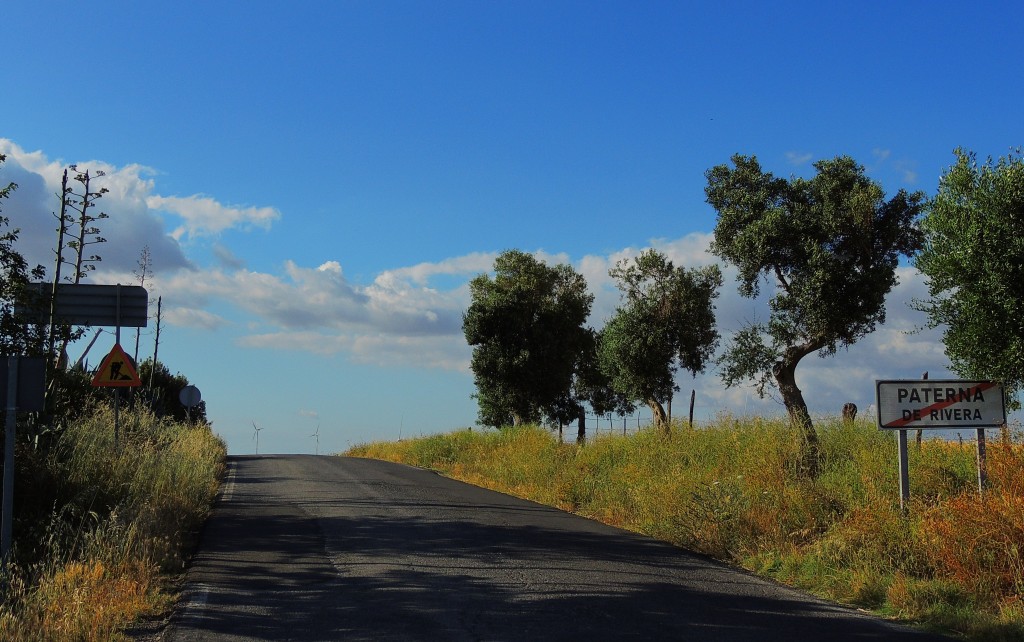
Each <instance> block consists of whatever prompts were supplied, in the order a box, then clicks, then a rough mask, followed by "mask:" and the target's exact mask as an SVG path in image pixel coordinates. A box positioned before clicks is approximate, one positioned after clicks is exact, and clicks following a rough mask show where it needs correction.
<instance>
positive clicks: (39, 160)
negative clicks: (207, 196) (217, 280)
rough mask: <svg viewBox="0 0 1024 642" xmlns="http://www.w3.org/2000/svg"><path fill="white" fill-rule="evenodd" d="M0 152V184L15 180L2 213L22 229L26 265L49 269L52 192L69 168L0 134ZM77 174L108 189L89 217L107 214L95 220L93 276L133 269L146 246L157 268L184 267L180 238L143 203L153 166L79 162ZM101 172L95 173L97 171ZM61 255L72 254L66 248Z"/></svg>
mask: <svg viewBox="0 0 1024 642" xmlns="http://www.w3.org/2000/svg"><path fill="white" fill-rule="evenodd" d="M0 153H3V154H6V155H7V161H6V162H5V163H4V164H3V165H0V182H4V184H6V182H7V181H14V182H15V183H17V184H18V189H16V190H15V191H14V192H13V193H12V194H11V196H10V198H9V199H7V200H6V202H5V203H4V205H3V207H4V214H5V216H8V217H9V218H10V219H11V226H12V227H15V228H19V229H20V230H21V238H20V239H19V241H18V249H19V251H20V252H21V253H22V254H23V255H24V256H25V258H26V260H28V261H29V263H30V264H36V263H39V264H42V265H44V266H46V267H47V268H48V269H52V267H53V264H54V248H55V246H56V244H57V234H56V232H55V229H56V228H57V218H56V215H55V214H54V212H56V211H58V209H59V203H58V201H57V198H56V196H54V194H58V193H60V190H61V176H62V174H63V172H64V168H66V167H67V166H68V163H65V162H64V161H62V160H53V161H51V160H49V159H48V158H47V157H46V156H45V155H44V154H43V152H41V151H36V152H26V151H25V150H23V149H22V148H21V147H19V146H18V145H16V144H15V143H13V142H11V141H10V140H7V139H3V138H0ZM77 166H78V170H79V171H80V172H85V171H86V170H88V171H89V174H90V176H91V177H92V178H93V180H92V183H91V186H90V189H91V190H93V191H97V190H99V189H100V188H106V189H107V190H109V192H108V193H107V194H105V195H104V196H103V197H102V198H100V199H98V200H97V201H96V207H95V209H94V210H93V209H91V210H90V213H91V214H92V215H94V216H95V215H98V214H99V213H101V212H102V213H105V214H107V215H108V216H109V218H107V219H103V220H99V221H97V222H96V223H95V225H96V227H98V228H99V229H100V236H102V237H103V238H105V239H107V241H106V242H105V243H98V244H96V245H90V246H89V247H88V248H87V251H88V253H89V254H98V255H99V256H101V257H102V260H101V261H100V262H98V263H96V268H97V274H102V273H104V272H111V271H118V270H120V271H122V272H124V273H129V274H130V273H131V271H132V270H133V269H135V267H136V264H137V263H138V260H139V253H140V252H141V251H142V248H143V247H145V246H147V245H148V246H149V248H150V255H151V257H152V261H153V269H154V270H155V271H156V272H164V271H168V270H177V269H181V268H187V267H189V266H190V262H189V261H188V259H187V258H185V255H184V253H183V252H182V249H181V247H180V246H179V244H178V242H177V241H176V240H175V239H173V238H171V237H170V236H168V235H167V234H166V233H165V232H164V229H163V220H162V218H161V217H160V216H158V215H156V214H155V213H154V212H153V211H152V210H150V208H149V207H148V206H147V205H146V199H147V197H148V196H149V195H150V193H151V192H152V190H153V187H154V185H153V181H152V179H151V178H149V176H151V175H152V174H153V170H151V169H149V168H147V167H144V166H142V165H127V166H124V167H115V166H113V165H110V164H109V163H104V162H102V161H80V162H78V163H77ZM101 172H102V173H103V174H104V175H102V176H99V173H101ZM73 175H74V172H69V179H70V180H69V186H70V187H72V188H74V189H75V190H76V191H79V190H80V189H81V187H82V185H81V183H79V182H77V181H75V180H74V179H73ZM65 258H70V254H69V251H68V252H66V253H65Z"/></svg>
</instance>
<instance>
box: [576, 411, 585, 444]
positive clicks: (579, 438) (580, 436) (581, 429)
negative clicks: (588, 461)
mask: <svg viewBox="0 0 1024 642" xmlns="http://www.w3.org/2000/svg"><path fill="white" fill-rule="evenodd" d="M576 426H577V431H576V443H577V444H580V445H582V444H584V443H585V442H586V441H587V413H586V412H584V411H582V410H581V411H580V418H579V421H578V422H577V424H576Z"/></svg>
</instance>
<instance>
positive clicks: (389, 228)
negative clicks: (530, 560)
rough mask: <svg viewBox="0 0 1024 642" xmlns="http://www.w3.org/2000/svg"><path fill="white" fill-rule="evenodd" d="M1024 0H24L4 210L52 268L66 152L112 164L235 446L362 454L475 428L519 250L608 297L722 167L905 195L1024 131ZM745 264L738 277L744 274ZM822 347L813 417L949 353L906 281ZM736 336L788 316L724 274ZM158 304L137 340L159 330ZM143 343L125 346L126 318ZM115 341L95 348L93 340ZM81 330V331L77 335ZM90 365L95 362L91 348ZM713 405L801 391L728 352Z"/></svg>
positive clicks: (706, 401) (12, 80)
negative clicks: (750, 296)
mask: <svg viewBox="0 0 1024 642" xmlns="http://www.w3.org/2000/svg"><path fill="white" fill-rule="evenodd" d="M1022 14H1024V10H1022V9H1020V8H1019V5H1018V4H1017V3H1011V2H987V3H977V4H965V3H952V2H949V3H946V2H900V3H891V2H858V3H821V2H790V3H752V2H718V3H689V2H665V3H661V2H650V3H632V2H630V3H627V2H558V1H554V2H551V1H545V2H504V3H499V2H478V1H473V2H390V1H388V2H326V1H325V2H294V3H281V2H214V3H209V2H188V1H183V2H175V3H139V2H116V1H115V2H101V3H93V4H91V5H82V4H81V3H71V2H46V3H40V2H36V1H34V0H33V1H29V0H8V1H7V2H6V3H5V5H4V45H5V55H4V60H3V73H2V75H0V78H2V85H0V86H2V87H3V91H2V93H3V99H2V100H0V139H2V140H0V153H6V154H7V155H8V161H7V163H5V164H4V166H3V168H2V169H0V181H7V180H13V181H15V182H17V183H19V185H20V187H19V189H18V190H17V192H15V194H14V195H13V197H12V198H11V199H10V200H9V201H8V202H6V203H4V204H3V211H4V214H5V215H7V216H9V217H10V218H11V219H12V223H13V225H14V226H16V227H19V228H21V229H22V243H21V245H20V248H21V249H22V251H23V253H25V254H26V256H27V257H28V258H30V259H31V260H33V261H35V262H41V263H45V264H47V265H49V263H50V256H51V248H52V245H53V242H54V238H53V237H54V236H55V235H54V234H53V232H52V228H53V225H54V221H53V219H52V218H50V212H51V211H52V210H53V209H55V203H56V199H55V197H54V196H53V193H54V191H55V189H56V184H57V183H56V181H57V180H58V177H59V174H60V170H61V168H62V167H63V166H65V165H67V164H70V163H78V164H79V166H80V167H81V168H93V169H96V170H99V169H102V170H104V171H105V172H106V173H107V176H106V177H104V179H103V180H104V181H105V182H104V183H103V184H104V185H105V186H107V187H108V188H109V189H110V190H111V192H110V193H109V194H107V195H106V197H104V199H103V201H102V202H101V205H102V209H103V210H104V211H106V212H107V213H108V214H110V215H111V218H110V219H109V220H107V221H104V222H103V232H104V236H106V237H107V238H108V239H109V242H108V243H107V244H105V245H103V246H100V247H99V248H98V252H99V253H100V254H101V255H102V256H103V261H102V264H101V265H100V266H99V267H100V269H99V270H97V272H96V273H95V274H94V275H93V276H92V277H91V280H92V281H93V282H96V283H114V282H118V281H120V282H122V283H132V282H134V281H135V279H134V277H133V276H132V275H131V271H132V269H133V268H135V264H136V263H137V261H138V258H139V253H140V251H141V249H142V247H143V246H147V245H148V246H149V247H150V249H151V252H152V253H153V257H154V266H153V267H154V270H155V278H154V280H153V282H152V287H151V288H150V289H151V294H152V298H153V299H154V300H155V298H156V296H158V295H162V296H163V297H164V315H165V325H164V327H163V333H162V337H161V346H160V357H161V360H162V361H164V362H165V363H166V364H167V365H168V367H169V368H170V369H171V370H172V371H176V372H181V373H183V374H184V375H186V376H187V377H188V378H189V379H190V380H191V381H192V382H193V383H195V384H196V385H197V386H198V387H199V388H200V389H201V390H202V392H203V396H204V399H205V400H206V401H207V404H208V408H209V416H210V418H211V419H212V420H213V422H214V428H215V430H217V432H219V433H220V434H221V435H223V436H224V437H225V438H226V439H227V441H228V444H229V447H230V449H231V451H232V452H235V453H244V452H251V451H252V449H253V446H254V443H253V440H252V433H253V430H252V423H253V422H255V423H256V424H257V425H259V426H260V427H261V428H263V429H264V430H263V431H262V432H261V434H260V450H261V452H271V451H277V452H312V451H313V449H314V448H315V440H314V439H313V438H312V437H310V435H311V434H312V433H313V432H314V430H315V429H316V427H317V426H318V425H319V426H320V450H321V452H323V451H337V450H341V449H344V448H346V447H347V446H348V445H349V444H355V443H359V442H364V441H368V440H373V439H394V438H397V437H398V436H399V434H400V433H401V434H403V435H405V436H408V435H416V434H426V433H432V432H438V431H445V430H450V429H453V428H457V427H462V426H467V425H471V424H472V423H473V422H474V420H475V416H476V407H475V402H474V401H473V400H472V399H471V398H470V395H471V394H472V392H473V384H472V377H471V375H470V373H469V371H468V359H469V354H470V351H469V348H468V347H467V346H466V345H465V340H464V338H463V336H462V333H461V313H462V311H463V310H464V309H465V307H466V305H467V304H468V293H467V289H466V283H467V282H468V280H469V279H471V278H472V277H473V276H475V275H476V274H478V273H480V272H483V271H486V270H488V269H489V267H490V265H491V262H492V261H493V258H494V256H495V254H496V253H497V252H500V251H501V250H504V249H508V248H518V249H522V250H526V251H530V252H537V253H538V254H539V255H540V256H542V257H544V258H546V259H548V260H553V261H560V262H569V263H571V264H572V265H573V266H575V267H576V268H577V269H578V270H580V271H581V272H582V273H583V274H584V275H585V276H587V278H588V280H589V281H590V283H591V287H592V290H593V291H594V292H595V294H596V296H597V301H596V302H595V308H594V313H593V316H592V323H593V324H594V325H595V326H600V325H601V324H602V323H603V322H604V320H605V319H606V318H607V317H608V316H609V315H610V314H611V312H612V311H613V310H614V308H615V305H616V303H617V295H616V293H615V291H614V288H613V287H612V285H611V283H610V281H609V279H608V277H607V270H608V268H609V267H611V266H612V265H614V262H615V261H616V260H618V259H621V258H624V257H628V256H632V255H635V254H636V253H637V252H639V251H640V250H642V249H643V248H645V247H656V248H658V249H660V250H662V251H665V252H667V253H669V255H670V256H671V257H672V258H673V259H674V260H676V261H677V262H678V263H683V264H685V265H699V264H706V263H710V262H714V260H715V259H714V257H711V256H710V255H708V254H707V253H706V252H705V250H706V247H707V242H708V240H709V234H710V233H711V231H712V230H713V228H714V223H715V213H714V211H713V210H712V209H711V208H710V206H708V205H707V204H706V203H705V202H704V192H703V187H704V172H705V171H706V170H707V169H708V168H709V167H711V166H713V165H716V164H720V163H724V162H727V161H728V159H729V157H730V156H731V155H732V154H734V153H737V152H739V153H744V154H754V155H757V156H758V158H759V159H760V160H761V162H762V164H763V165H764V166H765V167H766V168H767V169H769V170H771V171H773V172H775V173H776V174H778V175H782V176H789V175H810V173H811V172H812V171H813V170H812V167H811V164H812V163H813V162H814V161H815V160H819V159H823V158H831V157H834V156H836V155H839V154H849V155H851V156H853V157H854V158H855V159H857V160H858V161H859V162H860V163H862V164H863V165H865V167H867V169H868V172H869V174H870V175H871V176H872V177H873V178H874V179H875V180H877V181H879V182H880V183H881V184H882V186H883V187H884V189H885V190H886V192H887V193H889V194H892V193H894V192H895V191H896V190H898V189H900V188H906V189H910V190H923V191H925V192H926V193H928V194H933V193H934V191H935V189H936V186H937V183H938V177H939V175H940V174H941V172H942V170H943V169H944V168H945V167H947V166H949V165H950V164H951V163H952V161H953V155H952V151H953V149H954V148H956V147H957V146H963V147H965V148H968V149H971V150H974V151H976V152H977V153H978V154H979V155H981V156H982V157H984V156H988V155H993V156H998V155H1002V154H1006V153H1008V152H1009V151H1010V150H1011V148H1014V147H1016V146H1019V145H1021V144H1022V143H1024V126H1022V120H1021V116H1020V106H1021V104H1024V101H1022V97H1024V89H1022V84H1021V82H1020V79H1021V78H1022V77H1024V74H1022V71H1024V70H1022V66H1024V65H1022V63H1021V60H1022V59H1024V58H1022V56H1021V53H1020V46H1021V43H1022V41H1024V20H1022V18H1024V15H1022ZM729 274H730V273H729V272H727V277H728V275H729ZM901 279H902V282H901V285H900V286H899V287H898V288H897V290H895V291H894V292H893V295H892V296H891V297H890V303H889V322H888V323H887V324H886V326H884V327H883V329H882V330H880V331H879V332H877V333H876V334H875V335H873V336H872V337H870V338H869V339H867V340H865V341H864V342H863V343H862V344H859V345H857V346H855V347H853V348H851V349H850V350H849V351H847V352H841V353H840V354H838V355H837V356H836V357H834V358H831V359H826V360H821V359H810V360H807V361H806V362H805V363H804V364H803V365H801V367H800V369H798V371H797V376H798V382H799V383H800V384H801V386H802V387H803V389H804V392H805V396H807V398H808V400H809V402H810V404H811V406H812V410H813V411H814V412H817V413H829V412H832V413H834V412H837V411H838V408H839V407H840V406H841V405H842V403H843V402H845V401H854V402H856V403H858V405H860V406H861V408H862V409H863V408H867V406H868V405H869V404H871V403H872V401H873V396H874V386H873V381H874V379H875V378H895V377H917V376H919V375H920V373H921V372H922V371H924V370H929V371H930V372H931V376H932V377H933V378H934V377H936V376H942V375H943V374H948V373H947V372H946V371H945V369H944V368H945V366H946V364H947V361H946V359H945V357H944V356H943V354H942V349H941V344H940V343H939V340H938V334H937V333H936V332H935V331H925V332H919V333H916V334H910V333H908V330H912V329H914V328H915V327H918V326H920V325H921V323H923V319H922V318H921V317H920V316H919V315H916V314H915V313H913V312H912V311H911V310H909V309H908V308H907V306H906V301H907V300H909V299H910V298H912V297H914V296H923V295H924V293H925V290H924V285H923V281H922V279H921V276H920V275H919V274H917V273H916V272H915V271H914V270H913V269H912V268H910V267H904V268H902V269H901ZM718 308H719V310H718V312H719V324H720V329H721V330H722V333H723V335H725V336H726V337H728V335H729V334H730V333H731V332H732V331H734V330H735V329H736V328H738V327H739V326H740V325H741V324H742V323H743V322H744V321H749V320H752V319H756V318H759V317H760V318H763V317H764V316H765V315H766V314H767V311H766V308H765V307H764V306H763V305H762V304H759V303H757V302H750V301H746V300H742V299H740V298H739V296H738V295H737V294H736V291H735V284H734V282H733V281H732V280H731V279H728V278H727V283H726V287H725V288H723V292H722V297H721V299H720V300H719V306H718ZM152 341H153V338H152V327H151V328H150V329H148V330H147V334H145V335H144V336H143V340H142V345H143V348H142V353H143V354H145V353H147V352H151V351H152ZM122 343H127V342H126V341H124V340H123V341H122ZM111 345H112V340H111V339H110V336H109V334H105V335H104V336H102V337H101V339H100V340H99V341H98V342H97V347H96V348H94V350H95V351H96V353H95V354H90V357H91V360H93V361H95V362H98V360H99V358H100V357H101V356H102V353H103V352H105V351H106V350H109V348H110V346H111ZM82 348H83V349H84V346H82ZM72 356H73V357H76V356H77V355H74V354H73V355H72ZM680 385H681V387H683V388H684V391H685V392H684V394H686V393H687V392H688V390H689V388H690V387H695V388H696V389H697V390H698V397H697V399H698V404H697V405H698V414H699V415H700V416H704V417H710V416H713V415H714V414H716V413H717V412H733V413H738V414H744V413H754V412H757V413H766V414H777V413H780V412H781V411H782V410H781V406H780V405H779V404H778V403H777V402H776V401H773V400H771V399H768V400H765V401H763V402H762V401H760V400H758V399H757V397H756V395H754V394H753V392H752V391H751V390H749V389H732V390H724V389H723V388H722V386H721V384H720V382H719V379H718V378H717V375H716V374H715V373H714V372H710V371H709V372H708V373H707V374H706V375H703V376H701V377H698V378H697V379H696V380H695V381H691V380H689V378H688V377H686V378H681V379H680Z"/></svg>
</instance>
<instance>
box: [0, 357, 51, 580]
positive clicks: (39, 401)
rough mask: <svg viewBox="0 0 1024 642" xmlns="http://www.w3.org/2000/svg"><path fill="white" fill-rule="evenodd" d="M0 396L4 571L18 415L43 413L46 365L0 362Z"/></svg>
mask: <svg viewBox="0 0 1024 642" xmlns="http://www.w3.org/2000/svg"><path fill="white" fill-rule="evenodd" d="M0 384H2V385H0V394H3V395H4V396H3V397H2V399H3V405H4V407H5V408H6V413H5V414H6V419H5V421H4V489H3V508H2V510H3V514H2V523H0V561H2V563H3V569H4V570H6V565H7V562H8V561H10V560H9V559H8V558H9V556H10V552H11V537H12V532H13V522H14V441H15V440H14V437H15V431H16V430H17V428H18V411H19V410H22V411H25V412H38V411H40V410H42V409H43V393H44V391H45V389H46V363H45V361H44V360H43V358H42V357H7V358H6V359H5V360H3V361H2V362H0Z"/></svg>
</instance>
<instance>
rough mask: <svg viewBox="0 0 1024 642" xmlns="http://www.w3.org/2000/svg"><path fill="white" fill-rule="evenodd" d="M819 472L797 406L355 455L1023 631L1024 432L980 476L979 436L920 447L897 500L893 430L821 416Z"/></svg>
mask: <svg viewBox="0 0 1024 642" xmlns="http://www.w3.org/2000/svg"><path fill="white" fill-rule="evenodd" d="M819 436H820V451H821V470H820V474H819V475H818V476H817V477H815V478H813V479H808V478H807V477H806V476H803V475H801V474H800V471H799V470H798V465H797V462H798V461H799V458H798V454H799V451H800V449H801V440H800V437H799V435H798V434H797V433H795V432H794V431H793V430H792V429H791V428H790V425H789V424H788V422H787V421H784V420H763V419H742V420H740V419H734V418H731V417H722V418H719V419H718V420H717V421H715V422H713V423H711V424H710V425H707V426H703V427H700V428H699V429H688V428H686V427H684V426H683V425H677V426H676V427H675V429H674V430H673V431H672V433H671V434H669V435H664V434H661V433H659V432H658V431H654V430H645V431H641V432H639V433H637V434H636V435H633V436H628V437H622V436H602V437H600V438H598V439H595V440H592V441H591V442H590V443H588V444H586V445H582V446H581V445H578V444H572V445H570V444H562V443H559V442H558V440H557V438H555V437H553V436H552V434H551V433H549V432H547V431H545V430H542V429H538V428H533V427H526V428H520V429H506V430H502V431H470V430H464V431H459V432H455V433H451V434H446V435H438V436H434V437H425V438H421V439H413V440H406V441H400V442H397V443H375V444H367V445H362V446H358V447H356V448H354V449H352V450H351V451H350V452H349V453H348V454H350V455H355V456H365V457H374V458H379V459H386V460H391V461H399V462H404V463H408V464H412V465H417V466H423V467H427V468H432V469H435V470H438V471H440V472H442V473H444V474H446V475H449V476H452V477H454V478H456V479H461V480H464V481H467V482H470V483H474V484H477V485H480V486H484V487H488V488H492V489H495V490H499V491H502V492H507V493H510V494H514V495H517V496H519V497H523V498H527V499H531V500H533V501H537V502H541V503H544V504H548V505H551V506H556V507H559V508H562V509H564V510H568V511H572V512H574V513H578V514H580V515H584V516H587V517H591V518H595V519H600V520H601V521H604V522H607V523H609V524H612V525H616V526H620V527H624V528H628V529H630V530H634V531H637V532H640V533H645V534H647V535H651V536H653V537H657V538H659V539H662V540H666V541H669V542H672V543H675V544H677V545H679V546H682V547H686V548H688V549H692V550H696V551H700V552H703V553H706V554H708V555H712V556H714V557H716V558H718V559H721V560H724V561H726V562H729V563H732V564H736V565H741V566H743V567H746V568H748V569H751V570H753V571H755V572H758V573H761V574H764V575H767V576H770V577H773V578H776V579H778V580H781V581H784V582H786V583H789V584H792V585H795V586H798V587H801V588H803V589H806V590H809V591H811V592H814V593H817V594H819V595H822V596H825V597H828V598H831V599H834V600H838V601H840V602H844V603H848V604H851V605H856V606H858V607H862V608H865V609H870V610H872V611H874V612H876V613H878V614H881V615H883V616H887V617H894V618H899V619H902V620H908V621H913V622H919V623H921V624H923V625H926V626H929V627H932V628H935V629H938V630H942V631H947V632H955V633H959V634H961V635H963V636H965V637H967V638H968V639H971V640H1024V602H1022V601H1021V597H1020V596H1021V594H1022V592H1024V478H1022V476H1021V475H1020V471H1021V469H1022V466H1024V446H1022V445H1021V443H1020V441H1019V439H1018V441H1017V443H1011V442H1010V441H1009V440H1006V441H1003V442H1000V443H992V444H990V445H989V449H988V473H989V480H990V487H989V488H988V489H987V490H986V492H985V494H984V495H982V496H979V495H978V490H977V486H976V467H975V464H974V461H975V453H974V449H973V447H972V446H971V445H970V444H967V445H963V444H959V443H956V442H947V441H938V440H929V441H925V442H924V443H923V444H922V445H921V446H920V448H919V449H912V451H911V461H910V465H911V493H912V501H911V504H910V508H909V510H908V511H907V512H906V513H904V512H902V511H901V510H900V508H899V496H898V494H899V491H898V484H897V480H896V476H897V471H896V457H895V451H896V445H895V440H894V438H893V435H892V433H889V432H883V431H880V430H878V428H877V427H875V426H874V425H871V424H869V423H867V422H858V423H843V422H838V421H826V422H823V423H821V424H820V425H819Z"/></svg>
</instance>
